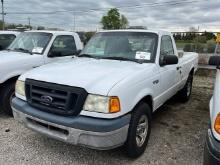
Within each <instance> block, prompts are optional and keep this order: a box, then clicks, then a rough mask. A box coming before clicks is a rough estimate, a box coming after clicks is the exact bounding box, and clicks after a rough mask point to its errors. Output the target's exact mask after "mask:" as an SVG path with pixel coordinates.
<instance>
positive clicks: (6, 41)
mask: <svg viewBox="0 0 220 165" xmlns="http://www.w3.org/2000/svg"><path fill="white" fill-rule="evenodd" d="M15 38H16V36H15V35H14V34H1V35H0V49H1V50H4V49H6V48H7V47H8V46H9V45H10V44H11V43H12V41H14V39H15Z"/></svg>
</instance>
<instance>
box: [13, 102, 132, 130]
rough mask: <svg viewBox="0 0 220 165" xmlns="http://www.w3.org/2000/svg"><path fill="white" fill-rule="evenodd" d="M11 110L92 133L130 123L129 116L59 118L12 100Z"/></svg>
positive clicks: (59, 116) (114, 128)
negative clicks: (113, 117) (114, 117)
mask: <svg viewBox="0 0 220 165" xmlns="http://www.w3.org/2000/svg"><path fill="white" fill-rule="evenodd" d="M12 108H14V109H16V110H17V111H20V112H22V113H24V114H27V115H30V116H33V117H35V118H38V119H41V120H44V121H48V122H52V123H55V124H58V125H63V126H66V127H70V128H75V129H81V130H86V131H94V132H110V131H114V130H117V129H120V128H122V127H124V126H126V125H128V124H129V123H130V118H131V115H130V114H128V115H125V116H122V117H120V118H116V119H101V118H92V117H86V116H79V115H78V116H68V117H67V116H61V115H56V114H52V113H48V112H44V111H40V110H38V109H36V108H34V107H31V106H30V105H29V104H28V103H27V102H25V101H23V100H21V99H18V98H14V99H13V100H12Z"/></svg>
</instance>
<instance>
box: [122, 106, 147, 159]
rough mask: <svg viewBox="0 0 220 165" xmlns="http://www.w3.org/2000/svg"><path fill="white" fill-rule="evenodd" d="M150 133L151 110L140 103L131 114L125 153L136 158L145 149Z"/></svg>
mask: <svg viewBox="0 0 220 165" xmlns="http://www.w3.org/2000/svg"><path fill="white" fill-rule="evenodd" d="M150 132H151V109H150V107H149V106H148V104H146V103H140V104H139V105H138V106H137V107H136V108H135V110H134V111H133V113H132V118H131V122H130V126H129V131H128V137H127V142H126V143H125V147H126V151H127V154H128V156H129V157H131V158H137V157H139V156H140V155H142V154H143V153H144V151H145V149H146V146H147V143H148V140H149V136H150Z"/></svg>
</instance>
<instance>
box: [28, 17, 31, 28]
mask: <svg viewBox="0 0 220 165" xmlns="http://www.w3.org/2000/svg"><path fill="white" fill-rule="evenodd" d="M28 27H29V29H30V30H31V18H30V17H28Z"/></svg>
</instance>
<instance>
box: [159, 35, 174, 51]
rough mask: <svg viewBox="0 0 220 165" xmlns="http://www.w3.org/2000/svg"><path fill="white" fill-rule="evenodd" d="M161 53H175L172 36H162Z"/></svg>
mask: <svg viewBox="0 0 220 165" xmlns="http://www.w3.org/2000/svg"><path fill="white" fill-rule="evenodd" d="M160 55H174V49H173V43H172V39H171V37H170V36H162V39H161V47H160Z"/></svg>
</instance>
